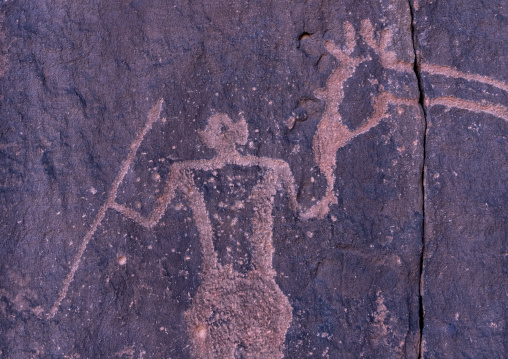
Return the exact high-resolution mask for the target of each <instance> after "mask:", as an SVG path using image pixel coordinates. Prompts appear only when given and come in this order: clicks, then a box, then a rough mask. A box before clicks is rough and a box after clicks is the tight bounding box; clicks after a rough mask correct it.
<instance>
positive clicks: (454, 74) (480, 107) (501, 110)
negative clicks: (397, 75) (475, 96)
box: [421, 63, 508, 121]
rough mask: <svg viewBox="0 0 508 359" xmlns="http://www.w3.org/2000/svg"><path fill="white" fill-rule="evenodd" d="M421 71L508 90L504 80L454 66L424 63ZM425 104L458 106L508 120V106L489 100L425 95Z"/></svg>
mask: <svg viewBox="0 0 508 359" xmlns="http://www.w3.org/2000/svg"><path fill="white" fill-rule="evenodd" d="M421 71H422V72H426V73H428V74H430V75H440V76H446V77H448V78H455V79H462V80H466V81H472V82H479V83H482V84H485V85H489V86H492V87H495V88H497V89H499V90H502V91H505V92H508V84H507V83H504V82H502V81H498V80H495V79H492V78H490V77H488V76H482V75H478V74H471V73H466V72H460V71H458V70H456V69H454V68H452V67H448V66H441V65H432V64H425V63H424V64H422V65H421ZM425 105H426V106H427V107H431V106H435V105H441V106H445V107H448V108H457V109H461V110H466V111H470V112H475V113H485V114H489V115H492V116H496V117H499V118H502V119H503V120H505V121H508V108H507V107H505V106H503V105H500V104H495V103H490V102H488V101H479V102H477V101H470V100H464V99H460V98H457V97H454V96H442V97H435V98H428V97H425Z"/></svg>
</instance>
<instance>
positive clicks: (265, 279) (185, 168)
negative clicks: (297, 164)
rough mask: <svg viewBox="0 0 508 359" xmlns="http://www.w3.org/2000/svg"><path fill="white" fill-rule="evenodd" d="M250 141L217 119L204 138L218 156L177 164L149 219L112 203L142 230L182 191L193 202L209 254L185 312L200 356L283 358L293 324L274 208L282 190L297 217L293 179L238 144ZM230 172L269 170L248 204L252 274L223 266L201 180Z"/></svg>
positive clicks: (243, 129) (243, 127) (283, 166)
mask: <svg viewBox="0 0 508 359" xmlns="http://www.w3.org/2000/svg"><path fill="white" fill-rule="evenodd" d="M247 135H248V132H247V123H246V122H245V120H243V119H241V120H240V121H238V122H236V123H234V122H233V121H232V120H231V119H230V118H229V117H228V116H227V115H225V114H216V115H213V116H212V117H210V119H209V121H208V125H207V127H206V129H205V130H204V131H201V132H200V136H201V138H202V140H203V142H204V143H205V145H207V146H208V147H210V148H213V149H215V150H216V155H215V157H214V158H213V159H210V160H196V161H184V162H178V163H174V164H172V165H171V167H170V173H169V178H168V181H167V183H166V187H165V190H164V193H163V195H162V196H161V197H160V198H159V199H158V204H157V207H156V208H155V210H154V211H153V212H152V213H151V214H150V215H149V216H148V217H146V218H145V217H142V216H141V215H140V214H139V213H138V212H136V211H135V210H133V209H131V208H127V207H125V206H123V205H120V204H118V203H113V204H112V205H111V207H112V208H114V209H115V210H117V211H118V212H120V213H122V214H124V215H125V216H127V217H129V218H131V219H132V220H134V221H135V222H137V223H139V224H140V225H143V226H145V227H147V228H151V227H153V226H155V225H156V224H157V223H158V221H159V220H160V218H161V217H162V215H163V214H164V212H165V210H166V208H167V206H168V205H169V204H170V202H171V201H172V199H173V198H174V196H175V193H176V192H177V191H179V192H181V193H182V194H183V195H184V196H185V197H186V198H187V202H188V205H189V207H190V208H191V210H192V213H193V217H194V220H195V223H196V226H197V229H198V233H199V239H200V244H201V250H202V273H201V285H200V287H199V288H198V291H197V294H196V295H195V297H194V298H193V300H192V305H191V307H190V309H189V310H188V311H187V312H186V313H185V321H186V324H187V328H188V334H189V338H190V341H191V343H192V353H193V355H194V357H196V358H235V357H242V358H282V357H283V353H282V350H283V344H284V340H285V336H286V332H287V330H288V328H289V325H290V323H291V320H292V307H291V305H290V303H289V301H288V299H287V298H286V296H285V295H284V294H283V293H282V291H281V290H280V288H279V287H278V285H277V283H276V282H275V280H274V275H275V271H274V269H273V267H272V256H273V251H274V248H273V244H272V232H273V215H272V209H273V203H274V197H275V195H276V194H277V192H278V191H282V190H285V191H286V192H287V194H288V196H289V198H290V202H291V208H292V209H293V210H294V211H295V212H296V211H297V207H298V204H297V202H296V194H295V193H296V191H295V186H294V183H293V176H292V173H291V170H290V168H289V165H288V164H287V163H286V162H284V161H281V160H276V159H272V158H263V157H254V156H243V155H241V154H240V153H239V152H238V151H237V150H236V145H243V144H245V143H246V141H247ZM226 166H240V167H253V166H256V167H259V168H261V169H262V171H263V175H262V179H261V180H260V181H259V183H258V184H257V185H255V186H254V188H253V189H252V191H251V194H250V196H249V197H248V199H247V201H248V202H251V203H252V205H253V208H254V215H253V218H252V233H250V236H249V237H250V242H251V245H252V261H251V266H252V268H253V269H252V270H250V271H248V272H247V273H240V272H238V271H235V270H234V269H233V266H232V265H231V264H228V265H223V264H221V263H220V262H219V260H218V257H217V253H216V250H215V248H214V238H215V237H216V236H217V233H216V231H215V230H214V228H213V226H212V223H211V221H210V216H209V213H208V211H207V207H206V203H205V197H204V195H203V193H202V192H201V191H200V188H198V187H197V186H196V183H195V179H194V177H195V173H196V172H197V171H210V172H212V171H215V172H216V171H218V170H221V169H222V168H224V167H226ZM242 206H243V204H242ZM230 213H234V212H233V211H231V212H230Z"/></svg>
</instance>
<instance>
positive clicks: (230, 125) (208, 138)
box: [198, 113, 248, 152]
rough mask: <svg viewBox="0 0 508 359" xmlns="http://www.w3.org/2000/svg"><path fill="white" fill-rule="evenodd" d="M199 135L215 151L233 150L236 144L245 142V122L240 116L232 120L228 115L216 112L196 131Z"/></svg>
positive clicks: (246, 134) (246, 133)
mask: <svg viewBox="0 0 508 359" xmlns="http://www.w3.org/2000/svg"><path fill="white" fill-rule="evenodd" d="M198 134H199V137H201V140H202V141H203V143H204V144H205V146H206V147H209V148H213V149H216V150H217V151H219V152H221V151H234V150H235V149H236V145H245V144H246V143H247V137H248V130H247V122H246V121H245V119H244V118H243V117H242V118H241V119H240V120H238V121H237V122H233V121H232V120H231V119H230V118H229V116H228V115H226V114H223V113H218V114H215V115H213V116H211V117H210V118H209V119H208V124H207V125H206V127H205V129H204V130H202V131H201V130H200V131H198Z"/></svg>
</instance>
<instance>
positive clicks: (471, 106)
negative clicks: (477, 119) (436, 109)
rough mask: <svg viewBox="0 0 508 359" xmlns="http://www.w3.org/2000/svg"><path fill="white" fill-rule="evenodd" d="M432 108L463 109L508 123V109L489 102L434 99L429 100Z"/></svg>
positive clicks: (447, 98)
mask: <svg viewBox="0 0 508 359" xmlns="http://www.w3.org/2000/svg"><path fill="white" fill-rule="evenodd" d="M427 101H428V103H429V105H430V106H434V105H442V106H446V107H453V108H458V109H463V110H467V111H471V112H475V113H487V114H490V115H493V116H496V117H499V118H502V119H503V120H505V121H508V108H506V107H504V106H502V105H498V104H493V103H488V102H483V103H482V102H473V101H468V100H462V99H458V98H456V97H451V96H444V97H436V98H433V99H428V100H427Z"/></svg>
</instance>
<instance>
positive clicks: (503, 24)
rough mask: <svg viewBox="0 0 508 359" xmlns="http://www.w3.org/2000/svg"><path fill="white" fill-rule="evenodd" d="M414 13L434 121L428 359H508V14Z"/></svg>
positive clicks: (452, 9)
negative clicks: (507, 33) (507, 339)
mask: <svg viewBox="0 0 508 359" xmlns="http://www.w3.org/2000/svg"><path fill="white" fill-rule="evenodd" d="M415 7H417V6H416V4H415ZM415 14H416V16H415V24H416V30H415V33H416V39H417V49H418V55H419V58H420V62H421V66H420V68H421V78H422V83H423V89H424V94H425V112H426V116H427V121H428V133H427V136H426V169H425V178H426V180H425V197H426V200H425V214H426V216H425V218H426V220H425V242H426V245H425V259H424V266H423V268H424V272H423V280H422V283H423V293H422V294H423V296H422V299H423V310H424V316H423V318H424V330H423V352H424V355H423V356H424V357H425V358H443V357H446V358H452V357H453V358H504V357H506V355H507V354H506V353H507V352H508V346H507V344H508V343H507V341H506V338H507V332H506V330H507V324H506V318H507V314H508V312H507V310H506V304H507V294H508V277H507V275H506V274H507V271H506V270H507V268H508V267H507V263H506V259H507V257H506V255H507V250H506V248H507V245H508V241H507V233H508V225H507V223H508V207H507V203H508V201H507V200H508V140H507V135H508V124H507V121H508V97H507V94H508V68H507V66H506V63H507V59H508V38H507V37H506V30H507V29H508V8H507V6H506V1H491V2H489V4H488V6H480V4H479V3H472V2H465V1H446V2H434V3H431V2H428V3H426V2H420V5H419V7H418V9H417V10H416V13H415Z"/></svg>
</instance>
